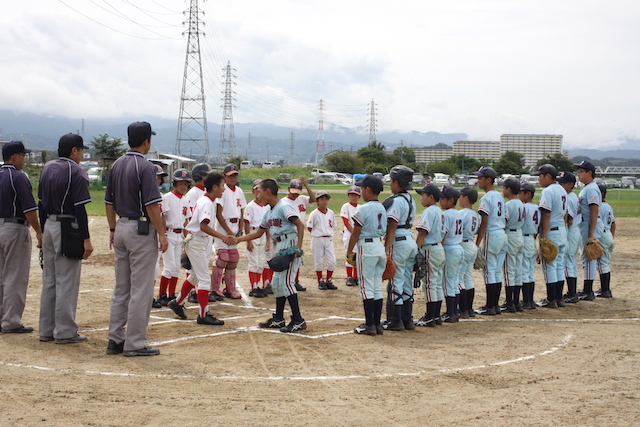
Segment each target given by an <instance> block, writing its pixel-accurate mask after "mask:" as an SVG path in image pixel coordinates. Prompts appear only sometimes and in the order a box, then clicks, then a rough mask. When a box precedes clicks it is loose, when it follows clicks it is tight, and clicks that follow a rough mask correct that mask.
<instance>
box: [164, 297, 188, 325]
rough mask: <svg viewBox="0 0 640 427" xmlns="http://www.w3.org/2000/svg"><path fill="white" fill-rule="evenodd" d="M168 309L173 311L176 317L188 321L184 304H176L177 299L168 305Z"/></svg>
mask: <svg viewBox="0 0 640 427" xmlns="http://www.w3.org/2000/svg"><path fill="white" fill-rule="evenodd" d="M167 307H169V308H170V309H171V310H173V312H174V313H175V314H176V316H178V317H179V318H181V319H182V320H187V315H186V314H185V312H184V304H182V305H180V304H178V303H177V302H176V300H175V299H172V300H171V301H169V304H167Z"/></svg>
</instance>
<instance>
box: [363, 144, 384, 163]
mask: <svg viewBox="0 0 640 427" xmlns="http://www.w3.org/2000/svg"><path fill="white" fill-rule="evenodd" d="M383 148H384V146H383ZM358 157H360V158H361V159H362V161H363V162H364V164H365V165H366V164H368V163H376V164H380V165H386V164H387V156H386V155H385V153H384V150H380V148H379V147H377V146H373V145H371V144H369V145H368V146H366V147H363V148H361V149H359V150H358ZM385 169H386V167H385Z"/></svg>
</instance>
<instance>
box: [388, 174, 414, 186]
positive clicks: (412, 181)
mask: <svg viewBox="0 0 640 427" xmlns="http://www.w3.org/2000/svg"><path fill="white" fill-rule="evenodd" d="M383 179H384V178H383ZM411 183H412V184H416V185H419V186H423V185H424V177H423V176H422V174H421V173H414V174H413V179H412V180H411Z"/></svg>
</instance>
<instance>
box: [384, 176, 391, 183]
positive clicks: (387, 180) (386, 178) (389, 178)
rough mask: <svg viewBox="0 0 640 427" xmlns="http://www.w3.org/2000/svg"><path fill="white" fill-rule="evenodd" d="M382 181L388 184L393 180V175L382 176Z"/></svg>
mask: <svg viewBox="0 0 640 427" xmlns="http://www.w3.org/2000/svg"><path fill="white" fill-rule="evenodd" d="M382 182H383V183H385V184H388V183H390V182H391V175H389V174H386V175H385V176H383V177H382Z"/></svg>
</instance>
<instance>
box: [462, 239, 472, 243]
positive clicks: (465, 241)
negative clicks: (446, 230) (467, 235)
mask: <svg viewBox="0 0 640 427" xmlns="http://www.w3.org/2000/svg"><path fill="white" fill-rule="evenodd" d="M470 241H471V240H469V239H467V240H463V241H462V242H463V243H467V242H470Z"/></svg>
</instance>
